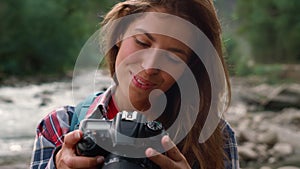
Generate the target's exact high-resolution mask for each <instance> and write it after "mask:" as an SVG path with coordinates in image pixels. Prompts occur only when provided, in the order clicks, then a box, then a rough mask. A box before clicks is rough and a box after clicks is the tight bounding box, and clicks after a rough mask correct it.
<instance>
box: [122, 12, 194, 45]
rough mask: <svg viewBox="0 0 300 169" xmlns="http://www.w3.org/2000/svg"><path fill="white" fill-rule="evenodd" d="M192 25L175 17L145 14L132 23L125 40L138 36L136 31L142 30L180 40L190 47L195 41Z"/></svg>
mask: <svg viewBox="0 0 300 169" xmlns="http://www.w3.org/2000/svg"><path fill="white" fill-rule="evenodd" d="M190 25H191V24H190V23H189V22H188V21H186V20H184V19H181V18H179V17H177V16H175V15H171V14H166V13H159V12H145V13H142V14H141V15H140V16H139V17H137V18H135V19H134V20H133V21H132V22H131V24H130V25H129V27H128V29H127V31H126V33H125V38H126V37H129V36H133V35H135V34H137V32H136V29H141V30H144V31H145V32H147V33H153V34H160V35H164V36H167V37H171V38H174V39H178V40H179V41H181V42H183V43H185V44H187V45H188V46H189V44H191V42H192V41H193V34H192V32H193V27H191V26H190Z"/></svg>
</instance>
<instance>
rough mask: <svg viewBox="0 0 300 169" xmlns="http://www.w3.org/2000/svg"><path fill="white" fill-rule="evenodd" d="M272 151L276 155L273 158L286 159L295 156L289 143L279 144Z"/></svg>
mask: <svg viewBox="0 0 300 169" xmlns="http://www.w3.org/2000/svg"><path fill="white" fill-rule="evenodd" d="M270 151H272V152H273V153H274V154H273V156H276V157H286V156H288V155H291V154H293V147H292V146H291V145H290V144H287V143H277V144H275V145H274V147H273V148H272V149H271V150H270Z"/></svg>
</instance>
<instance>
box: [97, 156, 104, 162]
mask: <svg viewBox="0 0 300 169" xmlns="http://www.w3.org/2000/svg"><path fill="white" fill-rule="evenodd" d="M103 162H104V157H102V156H99V157H97V163H98V164H100V163H103Z"/></svg>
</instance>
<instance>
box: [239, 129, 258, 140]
mask: <svg viewBox="0 0 300 169" xmlns="http://www.w3.org/2000/svg"><path fill="white" fill-rule="evenodd" d="M240 141H245V142H246V141H250V142H256V132H255V131H253V130H251V129H248V130H242V131H241V133H240Z"/></svg>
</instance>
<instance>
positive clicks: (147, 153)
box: [146, 148, 153, 157]
mask: <svg viewBox="0 0 300 169" xmlns="http://www.w3.org/2000/svg"><path fill="white" fill-rule="evenodd" d="M146 155H147V156H148V157H151V156H152V155H153V149H152V148H148V149H147V150H146Z"/></svg>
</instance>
